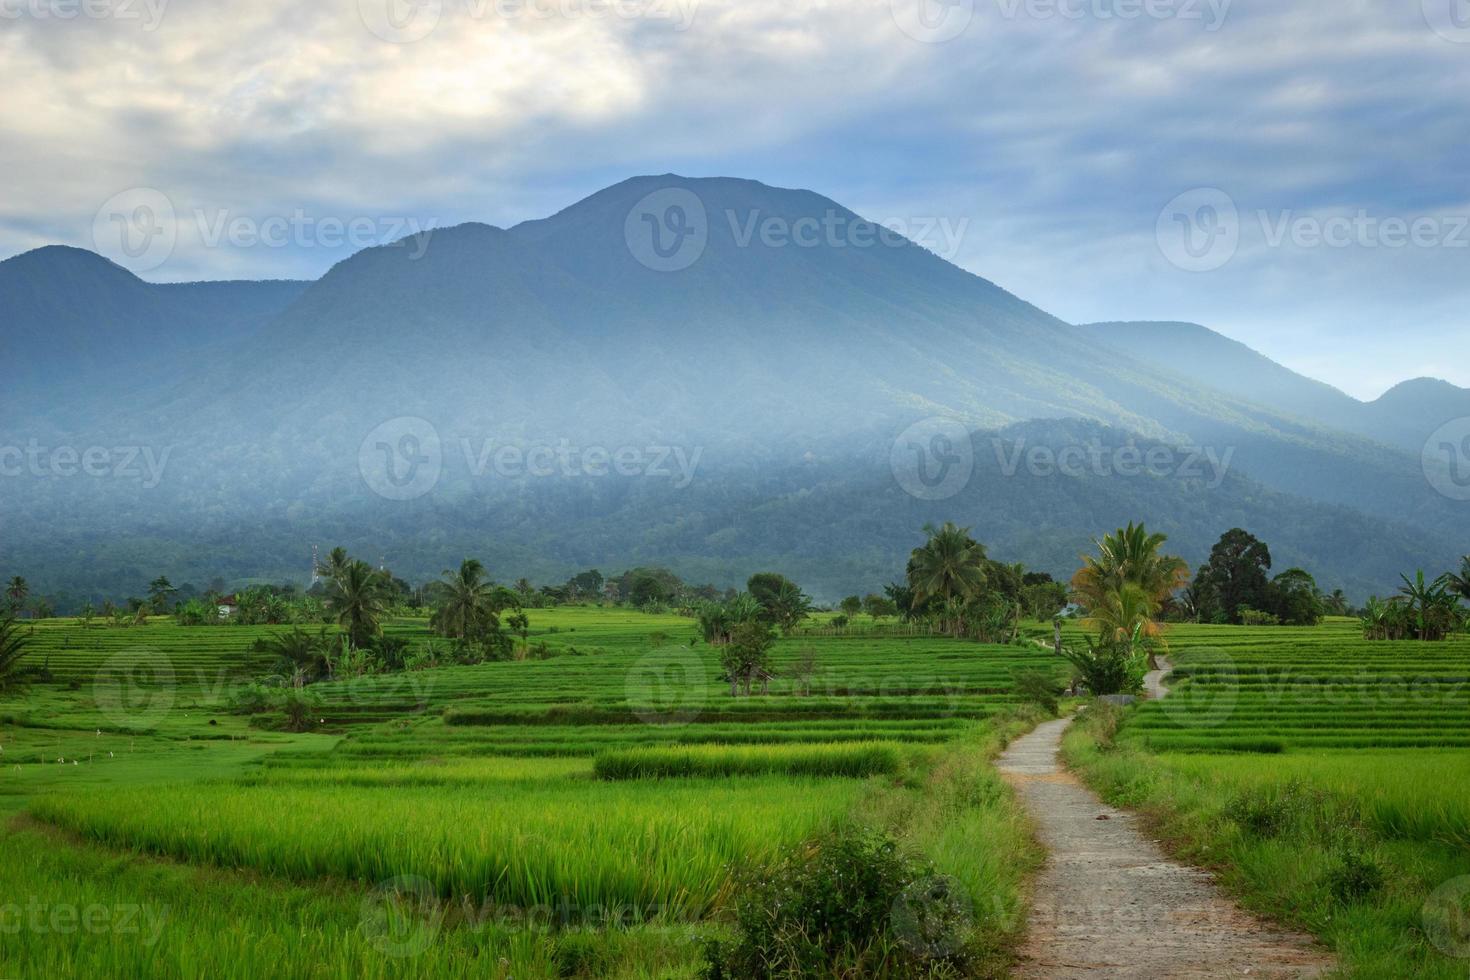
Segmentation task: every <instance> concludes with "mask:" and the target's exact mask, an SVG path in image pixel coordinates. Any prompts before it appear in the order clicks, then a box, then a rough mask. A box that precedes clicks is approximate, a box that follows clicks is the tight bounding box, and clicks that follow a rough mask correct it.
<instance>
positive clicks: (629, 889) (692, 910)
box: [0, 609, 1044, 977]
mask: <svg viewBox="0 0 1470 980" xmlns="http://www.w3.org/2000/svg"><path fill="white" fill-rule="evenodd" d="M531 619H532V631H531V641H532V643H533V644H535V643H538V642H541V643H545V645H546V647H547V650H548V653H549V654H550V656H548V657H547V658H546V659H528V660H525V661H517V662H506V663H493V664H484V665H479V666H474V667H448V668H438V669H433V670H424V671H416V672H409V673H405V674H400V675H391V676H378V677H373V676H368V677H359V678H353V679H350V680H339V681H337V682H334V683H329V684H321V685H316V686H315V689H318V690H319V691H320V692H321V693H322V695H323V696H324V699H325V705H324V707H323V709H322V711H321V717H319V718H318V719H316V723H315V724H314V725H313V726H312V728H313V730H312V731H311V732H309V733H307V734H303V735H286V734H279V733H274V732H266V731H260V730H258V729H252V728H250V727H248V724H247V719H245V718H244V717H242V716H237V715H231V714H229V713H228V712H227V711H226V710H225V705H226V704H227V703H228V700H229V696H230V694H231V693H232V692H233V691H234V690H236V689H238V687H239V686H240V684H242V683H243V682H244V681H245V680H247V679H249V678H251V677H254V676H259V675H260V674H261V673H262V672H267V671H269V670H270V669H271V665H270V664H268V663H262V662H261V661H260V658H258V657H254V656H253V655H251V654H250V653H249V651H250V648H251V647H252V645H253V644H254V642H255V640H256V639H258V638H259V637H261V636H264V635H267V634H268V633H270V632H271V628H264V627H262V628H240V627H231V626H221V627H213V626H212V627H196V628H185V627H178V626H175V625H173V624H171V623H169V622H167V621H164V620H154V621H152V622H150V623H149V624H148V625H147V626H142V627H130V628H126V629H112V628H104V627H100V626H97V625H93V626H92V627H90V628H86V629H84V628H82V627H81V626H79V625H78V624H75V623H64V622H58V623H47V624H42V625H41V626H39V627H38V628H37V630H36V639H37V648H38V651H39V652H40V656H41V657H42V658H49V667H50V669H51V670H52V672H53V676H54V678H55V680H54V682H52V683H49V684H46V685H42V686H41V687H38V688H36V689H34V690H32V691H31V692H30V694H28V695H27V697H26V698H25V699H24V702H23V703H22V704H20V705H17V706H16V707H15V708H14V709H13V710H12V711H11V712H10V713H9V715H8V716H6V717H5V718H4V721H5V725H4V727H0V758H3V759H4V761H5V762H6V763H9V764H10V765H8V766H7V767H5V769H4V772H3V776H0V809H8V810H9V812H10V813H11V814H12V815H16V814H18V815H19V818H18V819H19V820H20V823H18V824H17V825H16V826H17V827H18V828H19V836H18V838H17V840H18V841H19V842H20V843H17V842H15V841H13V842H11V844H10V846H11V847H12V848H20V849H21V853H20V854H19V855H18V859H17V860H16V861H15V862H13V863H12V864H11V865H10V866H9V867H7V868H5V869H0V888H3V889H5V890H7V891H9V892H12V893H17V894H18V893H27V894H29V893H36V894H50V895H57V896H63V897H65V896H70V895H74V894H76V889H75V888H74V887H72V886H71V885H70V884H69V883H68V878H67V876H68V875H70V874H71V873H72V871H71V870H69V869H71V868H75V867H85V866H88V865H87V862H90V861H105V860H108V859H109V858H108V857H107V856H109V855H113V856H118V857H116V860H117V861H118V862H120V863H119V864H117V865H116V867H117V868H118V871H117V873H116V875H115V878H116V880H117V882H119V884H120V887H122V891H123V892H124V893H126V894H129V895H135V896H138V895H141V896H148V895H155V896H160V895H166V894H167V895H174V896H175V897H176V896H177V888H176V887H174V886H172V885H171V886H169V887H168V888H162V887H160V888H158V889H157V890H155V887H154V879H155V878H156V877H157V875H155V874H154V873H152V872H150V871H149V870H148V868H149V867H150V865H149V862H162V864H160V865H158V867H162V868H167V869H169V871H168V874H169V875H178V876H181V880H184V881H188V882H190V883H191V884H192V886H193V895H192V896H191V899H190V900H191V903H192V907H191V911H190V912H189V913H188V914H187V915H186V916H182V917H180V918H179V922H180V924H179V925H178V926H177V927H176V928H174V929H173V930H172V931H171V930H170V929H169V928H167V927H164V928H163V929H162V930H161V931H160V934H159V936H158V937H157V939H156V942H155V943H154V944H153V945H151V946H149V947H148V948H147V950H146V951H143V952H140V950H139V949H138V948H137V946H136V944H134V945H127V943H126V942H122V941H118V940H117V937H111V938H110V939H108V938H98V937H94V938H91V939H88V940H85V941H76V940H73V941H72V943H71V944H70V945H66V944H65V943H64V942H63V941H62V939H61V937H52V939H53V940H54V941H53V942H46V941H44V939H40V938H37V937H34V936H30V937H27V941H26V942H24V943H21V944H14V945H7V946H5V947H3V948H0V973H4V974H5V975H18V976H40V975H54V974H55V970H56V968H57V965H58V963H63V962H65V963H66V964H67V967H68V969H78V970H83V971H84V972H86V973H87V974H88V975H92V976H135V975H138V974H137V973H136V972H130V971H136V970H137V969H138V968H139V964H140V963H142V962H145V961H146V962H147V963H148V964H149V965H148V969H147V972H149V973H150V974H152V975H163V976H195V975H200V974H199V973H198V972H197V968H200V967H202V965H204V964H210V965H212V967H213V968H214V971H215V972H211V973H210V975H211V976H215V975H222V976H229V975H246V974H257V975H258V974H261V973H274V974H275V975H290V976H295V975H299V976H311V977H317V976H326V975H331V976H358V975H364V976H458V975H466V976H469V975H475V976H483V975H491V976H515V977H543V976H544V977H551V976H586V977H594V976H596V977H602V976H626V977H651V976H655V975H656V976H661V977H662V976H670V977H692V976H695V975H696V974H697V971H698V963H699V957H700V949H701V946H702V943H703V942H704V940H705V939H706V938H708V937H709V936H710V935H712V934H717V933H718V932H719V930H721V929H722V928H724V927H723V925H722V924H721V912H722V909H723V908H724V907H725V904H726V902H727V901H728V897H729V896H728V889H729V887H730V880H731V875H732V873H733V871H734V870H735V869H739V868H746V867H758V866H760V865H762V864H763V863H764V862H767V861H769V860H771V859H773V858H774V856H775V855H776V854H777V853H779V852H781V851H782V850H783V849H789V848H791V847H792V846H794V845H795V844H797V843H798V842H800V841H802V840H804V839H806V838H808V837H810V836H812V835H813V834H816V833H819V832H820V831H822V830H823V829H824V828H828V827H831V826H834V825H838V824H844V823H851V822H854V821H857V822H861V823H865V824H870V825H877V826H882V827H885V828H888V829H889V830H890V831H891V832H893V833H895V834H897V835H899V836H900V837H901V838H902V839H903V840H905V841H906V842H908V846H911V847H913V848H914V849H915V850H916V851H918V852H921V853H923V854H925V855H927V856H929V857H930V858H931V859H932V860H934V861H935V862H936V864H938V865H939V866H940V867H941V868H943V869H944V870H945V872H946V873H949V874H952V875H954V877H955V879H956V880H957V881H959V882H961V883H962V884H963V887H965V888H967V889H970V890H972V892H973V893H974V894H977V895H984V896H987V900H986V901H987V903H988V904H985V905H983V906H980V905H977V908H976V916H975V926H974V930H975V934H976V942H977V948H980V949H983V950H985V951H987V952H986V956H987V957H989V960H988V962H991V963H1001V962H1003V960H1004V956H1005V950H1006V949H1007V948H1008V947H1009V945H1010V943H1012V942H1013V941H1014V937H1015V935H1016V932H1017V930H1018V929H1019V928H1020V925H1021V919H1020V917H1019V916H1017V915H1016V914H1015V906H1016V903H1017V902H1018V901H1019V896H1020V888H1021V885H1022V882H1023V880H1024V876H1025V874H1026V872H1027V871H1028V869H1029V868H1030V866H1031V864H1032V863H1033V862H1034V860H1035V852H1034V847H1033V845H1032V844H1031V842H1030V841H1029V839H1028V837H1027V834H1026V827H1025V824H1024V822H1023V821H1022V820H1021V818H1020V817H1019V815H1018V812H1017V811H1016V810H1015V808H1014V804H1013V802H1012V800H1011V798H1010V796H1009V794H1008V793H1006V792H1005V790H1004V788H1003V787H1002V784H1001V783H1000V782H999V780H998V778H997V777H996V776H995V775H994V773H993V772H991V771H990V769H989V766H988V765H987V762H986V760H987V759H988V758H989V757H990V755H991V754H992V753H993V752H994V751H995V748H996V746H997V744H998V743H997V741H996V735H995V731H996V729H997V727H1006V728H1008V729H1013V728H1014V726H1015V724H1016V723H1015V722H1012V721H1010V720H1009V719H1010V718H1011V716H1012V714H1013V713H1014V712H1015V711H1016V709H1017V701H1016V699H1015V697H1014V695H1013V694H1012V693H1011V691H1010V676H1011V671H1012V670H1013V669H1014V668H1015V667H1017V666H1020V665H1023V664H1026V663H1029V662H1034V661H1036V660H1037V659H1038V658H1039V657H1043V656H1044V653H1043V652H1042V651H1039V650H1036V649H1035V648H1023V647H985V646H977V645H974V644H970V643H962V642H959V641H954V640H948V639H945V638H938V637H932V636H918V637H883V636H873V635H866V634H863V633H858V634H857V635H849V636H841V635H839V636H811V637H794V638H791V639H788V640H783V641H782V642H781V645H780V647H779V649H778V650H777V652H776V655H775V661H776V666H777V671H776V672H777V674H778V675H779V676H778V677H777V679H776V680H775V681H774V682H773V683H772V685H771V687H770V689H769V690H768V691H767V692H766V693H765V694H763V695H757V696H754V697H751V698H743V697H742V698H732V697H731V696H730V692H729V689H728V686H727V685H725V684H723V683H721V682H720V681H719V678H718V668H717V666H716V659H717V658H716V657H715V655H714V654H713V653H712V652H711V651H710V650H709V649H708V648H707V647H704V646H703V645H702V644H694V643H692V642H691V641H692V640H693V633H694V630H693V625H692V623H691V621H690V620H687V619H682V618H679V617H673V616H646V615H643V614H640V613H634V612H628V611H624V610H602V609H558V610H546V611H532V613H531ZM389 629H390V631H391V632H393V633H395V634H397V635H400V636H403V637H405V638H406V639H408V640H409V641H410V643H428V642H435V641H434V640H433V638H432V637H431V636H430V634H429V632H428V629H427V624H426V623H425V622H423V621H421V620H405V621H399V622H394V623H392V624H390V627H389ZM438 642H440V643H441V644H442V641H438ZM806 646H811V647H812V648H814V649H815V650H816V652H817V660H818V670H817V672H816V674H815V675H814V676H813V677H812V678H810V693H802V692H800V691H798V689H797V682H796V681H795V680H794V679H793V678H791V677H789V676H787V668H788V666H789V665H790V664H791V663H793V662H794V661H795V660H796V659H797V658H798V656H800V655H801V651H802V649H803V648H804V647H806ZM1023 724H1024V723H1023ZM0 815H3V814H0ZM58 832H59V833H62V834H64V835H66V838H65V839H66V840H67V842H68V843H67V844H66V845H65V846H66V848H67V849H68V850H70V851H74V852H75V859H74V860H73V861H70V862H68V861H61V860H51V859H42V858H40V857H38V856H35V855H34V854H33V853H32V852H34V851H39V850H43V849H45V848H47V847H52V846H53V845H51V844H50V843H48V842H49V841H51V840H54V839H55V838H54V837H53V836H51V835H54V834H56V833H58ZM977 842H979V843H978V844H977ZM124 855H130V856H127V857H124ZM405 883H406V885H407V889H408V891H409V892H410V894H409V896H408V897H409V898H410V899H412V901H411V902H410V903H409V906H408V907H407V908H404V907H402V903H401V902H400V901H399V898H400V897H401V896H398V890H399V889H401V888H402V887H403V886H404V885H405ZM250 889H256V890H257V892H256V894H257V895H261V894H263V895H270V896H278V897H279V899H278V900H280V901H287V902H291V903H296V904H297V906H298V907H300V908H301V909H302V910H303V911H302V915H303V916H304V917H305V916H310V921H311V922H312V923H313V926H312V928H315V929H318V930H325V933H326V935H327V936H329V937H330V936H336V937H337V939H336V940H330V942H331V945H330V946H329V948H326V949H322V948H318V949H317V955H319V956H321V957H322V962H324V963H328V964H335V967H333V968H331V969H328V970H327V971H326V972H322V971H321V970H318V969H317V968H316V966H314V965H313V964H310V963H302V962H298V961H296V960H295V959H289V960H287V961H285V962H280V961H279V953H278V952H277V953H276V955H275V956H274V957H272V951H273V950H275V951H278V950H279V949H280V943H281V941H283V937H282V936H281V934H280V933H279V931H278V930H277V929H276V928H275V926H274V925H273V924H272V923H270V922H268V921H267V920H268V919H269V916H267V915H265V914H263V913H250V912H246V911H243V910H241V909H240V908H239V907H238V904H237V903H235V902H234V900H233V897H234V896H238V895H241V894H251V892H250ZM262 889H263V891H260V890H262ZM385 889H387V890H388V891H389V892H391V893H392V894H391V896H390V897H391V898H392V900H391V901H387V902H386V905H385V903H384V901H382V899H383V896H384V895H385V894H386V893H385ZM288 896H289V897H288ZM343 896H346V897H347V900H346V901H345V902H344V901H343ZM351 896H358V903H357V905H354V904H353V902H352V901H351ZM362 896H366V898H363V897H362ZM990 896H999V897H1000V899H1001V901H1000V903H999V904H997V903H996V902H994V901H991V900H990ZM271 900H276V899H271ZM160 901H161V899H155V904H156V903H157V902H160ZM364 902H367V903H368V904H371V905H372V906H373V912H372V914H371V915H369V914H368V913H367V912H362V911H360V908H359V907H360V906H362V904H363V903H364ZM1006 902H1009V903H1010V904H1009V905H1007V904H1006ZM139 904H147V903H146V901H144V902H140V903H139ZM307 909H311V911H310V912H308V911H307ZM385 909H386V911H385ZM424 909H428V912H427V913H425V911H424ZM547 910H554V912H548V911H547ZM379 913H382V915H380V914H379ZM425 914H428V915H429V916H430V921H431V922H432V924H433V926H434V928H433V929H432V930H431V935H430V936H429V939H428V942H427V945H424V948H423V949H419V948H418V946H419V945H422V944H417V943H415V944H414V949H413V951H412V954H411V955H408V956H406V957H401V958H400V957H399V956H397V955H396V953H395V952H394V951H395V950H396V949H397V948H398V946H399V945H400V944H399V943H398V942H397V941H398V940H399V939H401V938H403V937H402V936H401V935H400V933H401V932H403V931H404V930H406V931H407V933H408V935H409V936H410V937H413V936H416V935H419V934H421V933H423V929H422V928H418V926H421V925H422V923H423V921H424V916H425ZM217 915H218V916H229V915H234V916H237V917H238V923H239V924H238V925H237V926H235V927H232V928H231V929H227V930H225V932H226V933H227V934H228V936H229V937H230V938H229V939H228V940H226V939H224V938H222V939H221V940H220V941H218V942H213V941H211V940H209V939H208V938H207V932H208V930H209V928H210V925H209V924H210V923H212V922H215V921H217ZM383 915H386V916H387V919H388V923H387V926H384V925H383V923H382V922H380V921H379V920H380V919H381V918H382V916H383ZM507 915H509V917H510V919H511V920H512V924H511V925H509V926H508V925H507V924H506V916H507ZM527 915H539V916H540V917H541V919H542V920H543V921H541V922H540V924H539V925H538V926H537V928H536V929H535V930H528V929H527V928H526V927H525V926H524V925H522V926H516V925H514V922H515V921H516V920H518V919H521V920H523V919H524V917H525V916H527ZM609 916H610V917H611V920H610V921H615V922H616V923H618V925H617V926H616V927H615V928H608V927H607V926H606V921H608V920H609ZM589 922H591V923H592V924H590V925H589ZM380 927H381V928H380ZM400 927H401V928H400ZM375 929H376V930H377V932H375V931H374V930H375ZM365 930H366V932H365ZM384 930H386V932H384ZM379 933H384V934H383V935H379ZM242 934H243V935H244V936H248V937H251V938H253V939H256V940H258V942H254V943H252V942H250V941H249V940H246V939H242V938H241V937H242ZM385 937H386V940H391V941H389V942H386V948H387V949H388V953H386V954H385V953H382V951H381V950H382V948H383V947H384V946H385V942H380V941H379V940H385ZM201 945H202V946H203V948H202V949H196V948H195V947H197V946H201ZM226 947H228V950H229V954H228V955H227V954H226V953H225V952H223V950H224V949H225V948H226ZM375 952H376V955H375ZM68 956H70V957H73V959H71V960H67V959H66V957H68ZM231 957H233V959H232V958H231ZM48 971H49V972H48Z"/></svg>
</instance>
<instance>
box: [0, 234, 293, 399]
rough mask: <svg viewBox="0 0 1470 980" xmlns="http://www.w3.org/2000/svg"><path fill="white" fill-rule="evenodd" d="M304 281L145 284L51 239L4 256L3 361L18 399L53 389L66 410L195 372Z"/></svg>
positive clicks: (10, 394) (287, 300)
mask: <svg viewBox="0 0 1470 980" xmlns="http://www.w3.org/2000/svg"><path fill="white" fill-rule="evenodd" d="M306 286H307V284H306V283H303V282H198V283H182V284H154V283H148V282H144V281H143V280H142V279H139V278H138V277H137V276H135V275H133V274H132V273H131V272H129V271H127V270H126V269H124V268H123V267H121V266H119V265H117V264H115V263H113V262H110V261H108V260H107V259H104V258H102V257H101V256H100V255H96V254H94V253H92V252H88V251H86V250H84V249H79V248H68V247H64V246H48V247H45V248H38V249H35V250H34V251H31V252H26V253H24V254H22V255H18V256H15V257H14V258H11V259H7V260H5V261H4V262H0V298H3V306H4V310H5V317H4V319H3V321H0V362H3V363H5V364H6V365H7V384H6V386H5V390H4V391H3V392H0V409H4V410H5V411H7V412H14V411H19V407H18V405H16V404H14V403H13V402H12V399H16V398H20V397H23V396H26V397H28V396H30V395H31V394H33V393H36V392H45V393H46V394H47V395H48V396H49V397H51V398H60V399H64V400H65V401H66V402H67V403H68V404H66V405H65V406H61V405H58V407H62V408H76V407H78V406H77V404H76V402H77V400H81V401H87V402H90V401H91V400H92V398H93V396H94V395H95V394H96V393H97V389H98V387H99V386H101V387H102V388H103V389H106V390H107V391H108V392H110V393H112V394H113V395H114V396H116V395H120V394H121V393H122V392H123V391H126V390H129V389H133V390H136V389H138V388H141V387H146V386H149V385H155V386H156V385H157V384H158V383H160V381H165V380H167V379H170V378H171V377H174V376H176V373H177V372H178V371H180V370H184V371H191V370H192V369H193V367H194V364H193V363H189V362H188V360H187V359H188V358H189V357H191V356H192V357H193V358H201V357H208V356H210V353H211V351H213V350H214V349H215V348H217V347H218V346H219V345H221V344H227V343H230V342H239V341H241V340H244V339H245V338H247V337H249V336H251V335H252V334H253V333H254V332H255V331H256V330H258V329H259V328H260V327H261V326H262V325H263V324H264V323H265V322H266V321H268V320H270V319H271V318H272V317H274V316H276V315H277V314H279V313H280V312H281V311H282V310H284V309H285V308H286V307H287V306H289V305H290V304H291V303H292V302H293V301H295V299H296V298H297V297H298V296H299V295H300V294H301V293H302V291H303V290H305V288H306Z"/></svg>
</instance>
